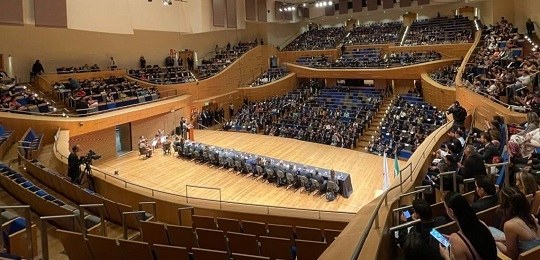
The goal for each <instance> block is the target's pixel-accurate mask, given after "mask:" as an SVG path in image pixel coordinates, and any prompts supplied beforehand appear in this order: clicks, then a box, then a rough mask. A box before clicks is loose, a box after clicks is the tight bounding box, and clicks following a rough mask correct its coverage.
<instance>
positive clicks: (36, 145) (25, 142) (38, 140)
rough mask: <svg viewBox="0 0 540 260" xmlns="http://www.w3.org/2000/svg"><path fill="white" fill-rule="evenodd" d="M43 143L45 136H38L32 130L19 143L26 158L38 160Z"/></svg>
mask: <svg viewBox="0 0 540 260" xmlns="http://www.w3.org/2000/svg"><path fill="white" fill-rule="evenodd" d="M42 141H43V134H38V133H36V132H35V131H34V130H33V129H32V128H28V130H26V132H25V133H24V135H23V137H22V139H21V140H20V141H19V149H21V150H23V151H24V153H23V155H24V157H25V158H27V159H34V158H37V156H38V155H39V153H40V151H41V146H42Z"/></svg>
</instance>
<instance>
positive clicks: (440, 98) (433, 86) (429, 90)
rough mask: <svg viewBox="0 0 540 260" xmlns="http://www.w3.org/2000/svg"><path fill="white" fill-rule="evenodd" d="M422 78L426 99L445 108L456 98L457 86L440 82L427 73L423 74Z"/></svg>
mask: <svg viewBox="0 0 540 260" xmlns="http://www.w3.org/2000/svg"><path fill="white" fill-rule="evenodd" d="M421 78H422V92H423V94H424V100H426V101H427V102H429V103H431V104H433V105H434V106H436V107H438V108H441V109H442V110H444V109H446V108H447V107H449V106H450V105H451V104H452V103H453V101H454V100H455V99H456V88H453V87H447V86H443V85H441V84H439V83H438V82H436V81H434V80H433V79H431V78H430V77H429V74H427V73H424V74H422V75H421Z"/></svg>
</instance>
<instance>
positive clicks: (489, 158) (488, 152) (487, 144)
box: [478, 132, 499, 163]
mask: <svg viewBox="0 0 540 260" xmlns="http://www.w3.org/2000/svg"><path fill="white" fill-rule="evenodd" d="M492 141H493V139H492V138H491V135H490V134H489V133H485V132H484V133H481V134H480V144H481V145H482V146H481V147H480V148H478V155H479V156H480V158H482V160H483V161H484V162H485V163H493V157H495V156H498V155H499V149H498V147H496V146H495V145H494V144H493V142H492Z"/></svg>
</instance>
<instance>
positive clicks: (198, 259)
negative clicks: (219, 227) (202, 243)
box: [192, 248, 229, 260]
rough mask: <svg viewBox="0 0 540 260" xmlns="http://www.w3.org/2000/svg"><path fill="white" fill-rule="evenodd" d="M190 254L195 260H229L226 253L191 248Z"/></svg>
mask: <svg viewBox="0 0 540 260" xmlns="http://www.w3.org/2000/svg"><path fill="white" fill-rule="evenodd" d="M192 252H193V256H194V258H195V260H206V259H212V260H229V254H228V253H227V251H220V250H210V249H203V248H193V250H192Z"/></svg>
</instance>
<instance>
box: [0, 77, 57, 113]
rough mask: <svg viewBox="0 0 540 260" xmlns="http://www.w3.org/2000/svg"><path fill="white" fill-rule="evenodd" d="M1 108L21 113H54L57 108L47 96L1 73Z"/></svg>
mask: <svg viewBox="0 0 540 260" xmlns="http://www.w3.org/2000/svg"><path fill="white" fill-rule="evenodd" d="M0 102H1V103H0V106H1V109H2V111H9V112H19V113H27V112H32V113H52V112H55V111H56V108H55V107H54V106H53V105H52V104H51V102H49V101H47V100H46V98H45V95H43V94H40V93H37V92H34V91H32V90H30V88H28V86H27V85H24V84H18V83H17V82H16V81H15V79H14V78H12V77H9V76H8V74H7V73H6V72H4V71H0Z"/></svg>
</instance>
